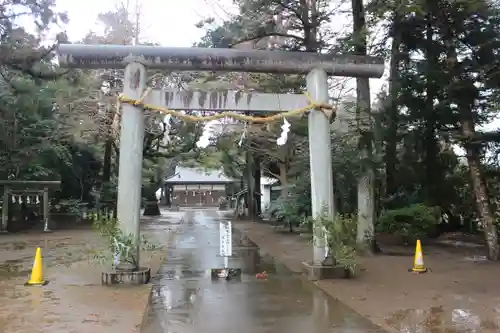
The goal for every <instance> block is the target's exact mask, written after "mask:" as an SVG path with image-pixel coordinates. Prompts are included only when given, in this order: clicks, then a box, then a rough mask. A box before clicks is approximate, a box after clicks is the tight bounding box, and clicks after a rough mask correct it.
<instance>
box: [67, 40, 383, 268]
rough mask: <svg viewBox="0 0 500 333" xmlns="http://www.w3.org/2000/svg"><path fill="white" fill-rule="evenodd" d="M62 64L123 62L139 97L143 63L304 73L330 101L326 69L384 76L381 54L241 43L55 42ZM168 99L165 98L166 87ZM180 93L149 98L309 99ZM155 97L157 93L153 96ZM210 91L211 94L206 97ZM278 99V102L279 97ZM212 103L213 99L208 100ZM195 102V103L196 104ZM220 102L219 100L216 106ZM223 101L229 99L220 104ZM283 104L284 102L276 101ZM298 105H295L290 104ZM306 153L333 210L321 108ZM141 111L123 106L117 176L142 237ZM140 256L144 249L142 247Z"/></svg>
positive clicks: (121, 208) (123, 217)
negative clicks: (266, 47)
mask: <svg viewBox="0 0 500 333" xmlns="http://www.w3.org/2000/svg"><path fill="white" fill-rule="evenodd" d="M58 55H59V57H58V58H59V64H60V66H61V67H66V68H94V69H97V68H116V69H119V68H124V69H125V80H124V90H123V93H124V95H125V96H127V97H130V98H134V99H139V98H140V97H141V95H142V93H143V92H144V90H145V88H146V79H147V77H146V75H147V74H146V67H147V68H151V69H166V70H173V71H233V72H258V73H288V74H307V77H306V81H307V91H308V92H309V94H310V96H311V97H312V99H313V100H314V101H315V102H318V103H328V101H329V96H328V82H327V77H328V75H334V76H352V77H369V78H371V77H373V78H380V77H381V76H382V74H383V71H384V61H383V59H382V58H376V57H368V56H353V55H330V54H317V53H306V52H282V51H262V50H237V49H216V48H167V47H156V46H129V45H83V44H62V45H60V46H59V49H58ZM169 93H170V94H171V95H170V97H171V99H168V94H169ZM180 94H181V92H165V93H159V92H154V94H153V95H152V96H151V98H152V100H151V101H150V102H151V104H155V105H157V103H162V104H161V105H159V106H165V107H170V108H178V109H185V110H187V109H192V108H195V109H197V110H200V109H203V108H202V107H200V106H202V105H200V104H203V106H206V107H208V108H209V109H210V110H225V109H224V106H225V107H226V108H227V110H229V108H232V111H239V110H245V111H254V112H257V111H263V112H279V111H283V110H287V109H289V108H292V106H295V104H297V103H298V104H301V103H303V105H302V106H305V105H307V102H305V99H304V96H297V95H284V94H282V95H274V96H273V97H274V102H273V101H272V99H273V98H271V97H269V96H267V95H269V94H260V95H261V96H258V95H259V94H255V96H251V98H248V97H249V96H246V97H245V98H240V99H239V100H238V101H237V100H236V98H235V94H237V93H236V92H232V93H231V94H232V95H231V96H232V98H231V99H226V102H225V103H221V101H222V99H220V98H219V99H217V101H218V102H217V103H215V102H214V103H212V102H213V100H212V102H211V101H210V100H209V99H205V100H204V101H203V102H202V99H203V98H202V96H201V93H198V96H197V98H192V97H193V96H192V97H191V98H188V99H186V98H181V96H180ZM155 96H156V97H155ZM205 97H206V96H205ZM277 101H279V103H278V102H277ZM210 103H212V105H210ZM196 104H198V105H196ZM217 104H220V107H219V105H217ZM223 104H224V105H223ZM277 104H280V105H277ZM297 107H300V105H296V106H295V107H293V108H297ZM308 120H309V125H308V129H309V152H310V169H311V201H312V213H313V216H314V217H317V216H319V215H321V214H322V213H323V208H324V207H326V208H327V212H328V213H329V214H333V213H334V211H335V210H334V198H333V179H332V177H333V175H332V156H331V144H330V123H329V119H327V117H326V115H325V114H323V113H322V112H310V113H309V116H308ZM143 137H144V115H143V112H142V110H141V109H140V108H137V107H134V106H132V105H128V104H127V105H123V112H122V117H121V132H120V151H121V153H120V161H119V177H118V219H119V222H120V225H121V228H122V230H123V231H125V232H126V233H127V234H133V235H134V236H135V237H136V238H137V240H139V235H140V233H139V219H140V201H141V180H142V149H143V147H142V145H143ZM314 229H315V232H314V245H313V247H314V253H313V254H314V262H313V265H317V266H321V263H322V261H323V260H324V257H325V253H324V235H323V232H322V229H321V228H318V227H317V226H316V227H315V228H314ZM136 253H137V258H139V249H137V252H136Z"/></svg>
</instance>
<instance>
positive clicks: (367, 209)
mask: <svg viewBox="0 0 500 333" xmlns="http://www.w3.org/2000/svg"><path fill="white" fill-rule="evenodd" d="M351 4H352V15H353V38H354V45H355V46H354V49H355V53H356V54H358V55H366V54H367V46H366V36H365V31H366V28H367V27H366V20H365V11H364V6H363V0H352V2H351ZM370 104H371V101H370V82H369V79H367V78H356V118H357V119H356V120H357V126H358V130H359V131H360V140H361V149H362V152H361V155H362V156H363V159H364V161H363V162H362V164H363V165H362V166H361V174H360V176H359V179H358V231H357V242H358V243H359V244H363V245H364V247H365V248H366V250H367V251H368V252H369V253H372V252H373V250H374V239H375V237H374V217H375V216H374V215H375V206H374V203H375V191H374V185H375V171H374V167H373V147H372V145H373V135H372V133H373V122H372V119H371V112H370V107H371V105H370Z"/></svg>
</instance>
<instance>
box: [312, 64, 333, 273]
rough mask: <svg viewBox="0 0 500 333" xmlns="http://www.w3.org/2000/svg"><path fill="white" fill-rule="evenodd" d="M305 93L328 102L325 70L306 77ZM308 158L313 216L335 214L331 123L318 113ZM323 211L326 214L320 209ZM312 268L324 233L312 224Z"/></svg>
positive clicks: (314, 112) (321, 248)
mask: <svg viewBox="0 0 500 333" xmlns="http://www.w3.org/2000/svg"><path fill="white" fill-rule="evenodd" d="M306 80H307V91H308V92H309V94H310V95H311V98H312V99H313V100H314V101H315V102H319V103H328V101H329V97H328V80H327V75H326V72H325V71H324V70H321V69H313V70H312V71H311V72H310V73H309V74H308V75H307V78H306ZM308 129H309V155H310V168H311V203H312V216H313V217H314V218H317V217H319V216H321V215H322V214H323V213H326V214H328V215H331V216H333V215H334V213H335V207H334V198H333V174H332V150H331V141H330V120H329V119H328V117H327V116H326V115H325V114H324V113H323V112H321V110H312V111H311V112H310V114H309V127H308ZM324 208H326V212H324V211H323V209H324ZM313 230H314V236H313V249H314V258H313V264H314V265H321V264H322V262H323V261H324V260H325V255H326V253H325V245H326V244H325V233H324V230H323V227H322V226H321V225H314V226H313Z"/></svg>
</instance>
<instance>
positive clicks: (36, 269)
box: [24, 247, 49, 286]
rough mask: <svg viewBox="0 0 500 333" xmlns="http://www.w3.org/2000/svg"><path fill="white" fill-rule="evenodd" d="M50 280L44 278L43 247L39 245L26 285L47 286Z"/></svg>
mask: <svg viewBox="0 0 500 333" xmlns="http://www.w3.org/2000/svg"><path fill="white" fill-rule="evenodd" d="M47 283H49V281H45V280H44V278H43V258H42V248H40V247H37V248H36V253H35V260H34V261H33V269H32V270H31V277H30V279H29V280H28V282H26V283H25V284H24V285H25V286H45V285H46V284H47Z"/></svg>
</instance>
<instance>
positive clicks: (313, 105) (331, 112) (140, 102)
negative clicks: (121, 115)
mask: <svg viewBox="0 0 500 333" xmlns="http://www.w3.org/2000/svg"><path fill="white" fill-rule="evenodd" d="M152 90H153V89H152V88H150V87H149V88H148V89H146V90H145V91H144V93H143V94H142V95H141V97H140V98H139V99H134V98H130V97H127V96H125V95H123V94H120V95H119V96H118V102H117V108H118V109H119V108H120V105H121V103H125V104H130V105H133V106H135V107H142V109H143V110H150V111H156V112H160V113H163V114H168V115H171V116H173V117H177V118H180V119H182V120H184V121H191V122H207V121H212V120H218V119H224V118H232V119H235V120H241V121H245V122H249V123H254V124H265V123H270V122H274V121H278V120H281V119H283V118H285V117H299V116H301V115H305V114H308V113H309V112H310V111H312V110H320V111H321V112H323V113H324V114H325V116H326V117H327V118H328V119H330V120H332V119H334V118H335V115H336V113H335V108H334V107H333V106H332V105H330V104H327V103H318V102H315V101H314V100H313V99H312V97H311V95H310V94H309V93H307V92H304V95H305V96H306V98H307V100H308V103H309V104H308V105H306V106H304V107H302V108H299V109H295V110H290V111H283V112H279V113H277V114H273V115H271V116H266V117H254V116H248V115H244V114H239V113H236V112H233V111H225V112H221V113H217V114H214V115H209V116H194V115H188V114H184V113H182V112H180V111H175V110H170V109H168V108H166V107H161V106H157V105H152V104H147V103H144V100H145V99H146V97H147V96H148V95H149V93H151V91H152Z"/></svg>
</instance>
